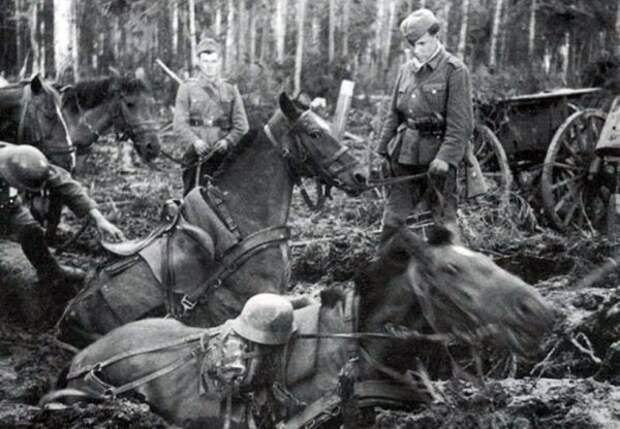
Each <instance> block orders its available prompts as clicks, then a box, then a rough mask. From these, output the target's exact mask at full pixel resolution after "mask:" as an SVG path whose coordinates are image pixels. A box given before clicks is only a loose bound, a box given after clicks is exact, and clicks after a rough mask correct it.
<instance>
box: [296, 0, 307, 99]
mask: <svg viewBox="0 0 620 429" xmlns="http://www.w3.org/2000/svg"><path fill="white" fill-rule="evenodd" d="M297 2H298V3H297V7H298V10H297V49H296V51H295V81H294V88H295V89H294V94H295V96H297V94H299V93H300V92H301V67H302V60H303V55H304V23H305V21H306V0H297Z"/></svg>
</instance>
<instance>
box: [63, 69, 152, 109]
mask: <svg viewBox="0 0 620 429" xmlns="http://www.w3.org/2000/svg"><path fill="white" fill-rule="evenodd" d="M72 90H73V91H75V95H76V97H77V100H78V102H79V103H80V106H81V107H82V108H85V109H90V108H93V107H96V106H99V105H100V104H102V103H103V102H105V101H106V100H109V99H110V98H112V97H113V96H114V95H115V94H116V92H117V91H119V90H120V92H121V93H123V94H142V93H145V92H148V91H149V87H148V85H147V84H146V83H145V82H144V81H143V80H141V79H137V78H133V77H116V76H108V77H98V78H93V79H89V80H83V81H80V82H77V83H76V84H75V85H73V87H72Z"/></svg>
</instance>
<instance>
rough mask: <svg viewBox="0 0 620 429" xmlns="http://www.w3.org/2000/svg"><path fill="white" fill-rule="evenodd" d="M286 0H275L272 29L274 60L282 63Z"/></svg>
mask: <svg viewBox="0 0 620 429" xmlns="http://www.w3.org/2000/svg"><path fill="white" fill-rule="evenodd" d="M287 4H288V0H276V10H275V14H274V22H273V24H274V25H273V30H274V36H275V39H276V62H277V63H278V64H282V63H283V62H284V55H285V48H286V45H285V42H286V15H287V13H286V12H287Z"/></svg>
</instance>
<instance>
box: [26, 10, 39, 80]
mask: <svg viewBox="0 0 620 429" xmlns="http://www.w3.org/2000/svg"><path fill="white" fill-rule="evenodd" d="M29 16H30V51H31V52H32V73H39V72H40V71H41V69H40V67H39V42H38V39H39V38H38V37H37V30H38V29H39V1H38V0H34V1H33V2H32V3H31V4H30V14H29Z"/></svg>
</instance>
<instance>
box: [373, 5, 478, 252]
mask: <svg viewBox="0 0 620 429" xmlns="http://www.w3.org/2000/svg"><path fill="white" fill-rule="evenodd" d="M439 29H440V25H439V21H438V20H437V18H436V17H435V15H434V14H433V12H431V11H430V10H428V9H419V10H417V11H415V12H413V13H411V14H410V15H409V16H408V17H407V18H406V19H405V20H403V22H402V23H401V25H400V31H401V34H402V35H403V37H405V39H406V40H407V43H408V44H409V45H410V46H411V48H412V51H413V58H412V60H411V61H409V62H407V63H405V64H404V65H403V66H402V67H401V69H400V71H399V74H398V78H397V80H396V84H395V85H394V90H393V92H392V97H391V100H390V105H389V108H388V112H387V114H386V116H385V118H384V123H383V126H382V129H381V133H380V135H379V140H378V144H377V151H378V152H379V154H381V155H382V156H384V157H385V159H386V160H387V162H388V163H389V168H390V171H391V174H392V175H394V176H405V175H410V174H416V173H421V172H424V171H428V172H429V174H428V176H427V178H426V179H425V180H424V181H415V182H401V183H398V184H394V185H392V186H391V187H390V188H389V189H388V195H387V200H386V204H385V208H384V212H383V219H382V234H381V241H382V242H383V241H386V240H387V239H388V238H389V237H390V236H391V235H392V234H393V233H394V231H396V230H397V229H398V227H399V226H401V225H403V224H404V223H405V222H406V219H407V216H408V215H409V214H410V213H411V212H412V211H413V209H414V208H415V205H416V204H417V203H418V202H420V201H421V200H422V199H426V201H427V202H428V204H429V206H430V208H431V212H432V214H433V220H434V222H435V223H436V224H442V225H443V226H444V227H446V228H448V229H450V230H451V231H453V232H454V233H455V234H456V235H457V237H458V226H457V220H456V209H457V192H456V169H457V166H458V164H459V162H460V161H461V160H462V159H463V156H464V153H465V148H466V145H467V144H468V141H469V140H470V138H471V135H472V132H473V126H474V124H473V108H472V98H471V87H470V77H469V71H468V70H467V67H466V66H465V64H463V62H462V61H461V60H460V59H458V58H457V57H455V56H454V55H452V54H450V53H448V52H447V51H446V50H445V48H444V47H443V45H442V44H441V42H440V41H439V39H438V37H437V33H438V32H439Z"/></svg>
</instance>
